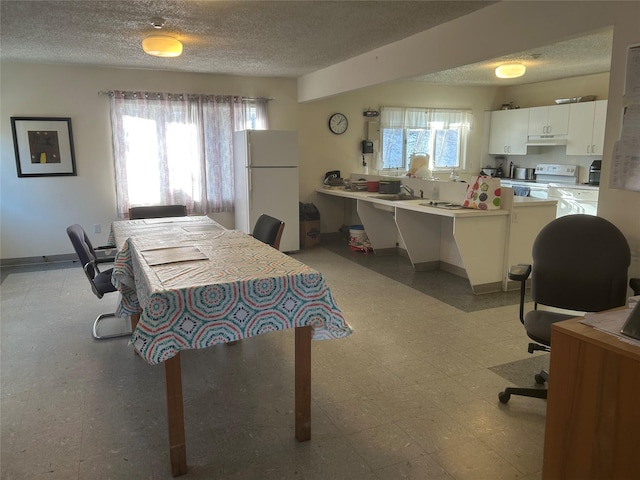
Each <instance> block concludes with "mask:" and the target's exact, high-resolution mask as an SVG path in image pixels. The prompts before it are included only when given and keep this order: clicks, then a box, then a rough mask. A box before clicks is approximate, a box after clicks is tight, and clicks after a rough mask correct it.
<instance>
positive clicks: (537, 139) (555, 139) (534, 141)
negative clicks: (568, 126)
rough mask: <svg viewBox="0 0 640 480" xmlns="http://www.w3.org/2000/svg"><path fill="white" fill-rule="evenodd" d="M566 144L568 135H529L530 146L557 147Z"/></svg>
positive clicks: (528, 144)
mask: <svg viewBox="0 0 640 480" xmlns="http://www.w3.org/2000/svg"><path fill="white" fill-rule="evenodd" d="M566 144H567V136H566V135H529V136H528V137H527V146H529V147H555V146H557V145H566Z"/></svg>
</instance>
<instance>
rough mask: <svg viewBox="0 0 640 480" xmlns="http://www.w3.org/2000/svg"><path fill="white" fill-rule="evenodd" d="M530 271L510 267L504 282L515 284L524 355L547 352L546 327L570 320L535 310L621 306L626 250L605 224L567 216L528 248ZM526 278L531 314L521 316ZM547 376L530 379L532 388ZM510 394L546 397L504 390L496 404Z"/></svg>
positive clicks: (525, 267) (535, 392)
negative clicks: (526, 349) (528, 340)
mask: <svg viewBox="0 0 640 480" xmlns="http://www.w3.org/2000/svg"><path fill="white" fill-rule="evenodd" d="M532 256H533V266H531V265H515V266H513V267H512V268H511V270H510V271H509V278H510V279H512V280H516V281H519V282H520V322H522V324H523V325H524V328H525V331H526V333H527V335H528V336H529V338H531V339H532V340H533V341H534V342H535V343H530V344H529V353H533V352H534V351H536V350H542V351H547V352H548V351H550V347H551V325H552V324H554V323H556V322H560V321H562V320H568V319H570V318H575V317H576V316H577V315H576V314H572V313H568V312H567V313H557V312H551V311H545V310H538V305H545V306H548V307H555V308H557V309H563V310H573V311H578V312H600V311H603V310H608V309H610V308H615V307H620V306H622V305H625V304H626V302H627V270H628V268H629V264H630V263H631V253H630V250H629V245H628V243H627V240H626V239H625V237H624V235H623V234H622V232H620V230H618V228H617V227H616V226H615V225H613V224H612V223H611V222H609V221H607V220H605V219H604V218H600V217H595V216H592V215H567V216H564V217H560V218H557V219H555V220H553V221H552V222H550V223H549V224H547V225H546V226H545V227H544V228H543V229H542V230H541V231H540V233H539V234H538V236H537V237H536V239H535V241H534V243H533V252H532ZM529 274H531V297H532V299H533V301H534V310H532V311H530V312H527V314H526V315H524V297H525V288H526V281H527V279H528V278H529ZM548 379H549V373H548V372H546V371H544V370H543V371H541V372H540V373H538V374H537V375H535V381H536V383H537V384H538V385H543V384H544V383H545V382H546V381H547V380H548ZM511 395H523V396H527V397H535V398H547V390H546V389H543V388H515V387H508V388H506V389H505V390H504V391H502V392H500V393H499V394H498V399H499V400H500V402H502V403H507V402H508V401H509V399H510V397H511Z"/></svg>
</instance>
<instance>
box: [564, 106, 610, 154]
mask: <svg viewBox="0 0 640 480" xmlns="http://www.w3.org/2000/svg"><path fill="white" fill-rule="evenodd" d="M606 119H607V101H606V100H597V101H595V102H584V103H572V104H570V110H569V131H568V134H567V155H602V154H603V144H604V128H605V123H606Z"/></svg>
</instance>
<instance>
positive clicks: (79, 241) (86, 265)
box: [67, 224, 116, 338]
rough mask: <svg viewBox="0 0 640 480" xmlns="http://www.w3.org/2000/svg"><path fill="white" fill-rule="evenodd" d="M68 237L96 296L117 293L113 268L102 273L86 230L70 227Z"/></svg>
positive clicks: (74, 226)
mask: <svg viewBox="0 0 640 480" xmlns="http://www.w3.org/2000/svg"><path fill="white" fill-rule="evenodd" d="M67 235H68V236H69V239H70V240H71V244H72V245H73V249H74V250H75V251H76V255H78V259H79V260H80V263H81V264H82V270H84V273H85V275H86V277H87V279H88V280H89V283H90V284H91V291H92V292H93V293H94V294H95V296H96V297H98V298H102V297H103V296H104V294H105V293H109V292H115V291H116V287H115V286H114V285H113V284H112V283H111V274H112V272H113V268H110V269H108V270H105V271H103V272H101V271H100V268H99V267H98V263H99V260H98V256H97V255H96V251H95V249H94V248H93V245H91V240H89V237H88V236H87V232H85V231H84V228H82V227H81V226H80V225H78V224H75V225H71V226H70V227H67ZM94 336H95V335H94ZM96 338H99V337H96Z"/></svg>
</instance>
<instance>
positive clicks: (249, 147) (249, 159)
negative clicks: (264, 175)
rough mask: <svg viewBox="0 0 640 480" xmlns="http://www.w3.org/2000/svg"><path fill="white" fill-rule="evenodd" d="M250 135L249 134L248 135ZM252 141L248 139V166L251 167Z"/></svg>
mask: <svg viewBox="0 0 640 480" xmlns="http://www.w3.org/2000/svg"><path fill="white" fill-rule="evenodd" d="M247 135H248V134H247ZM251 165H252V162H251V140H250V139H249V138H247V166H248V167H251Z"/></svg>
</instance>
